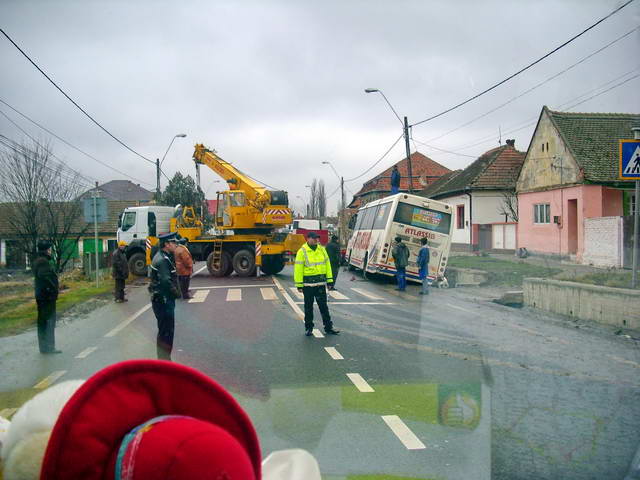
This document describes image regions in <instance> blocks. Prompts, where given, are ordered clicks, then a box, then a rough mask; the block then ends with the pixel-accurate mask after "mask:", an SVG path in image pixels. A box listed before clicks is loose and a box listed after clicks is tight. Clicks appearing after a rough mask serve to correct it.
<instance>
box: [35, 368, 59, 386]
mask: <svg viewBox="0 0 640 480" xmlns="http://www.w3.org/2000/svg"><path fill="white" fill-rule="evenodd" d="M65 373H67V371H66V370H57V371H55V372H53V373H52V374H51V375H49V376H48V377H46V378H43V379H42V380H40V381H39V382H38V383H36V384H35V385H34V386H33V388H36V389H38V390H41V389H43V388H48V387H50V386H51V385H53V383H54V382H55V381H56V380H58V379H59V378H60V377H61V376H63V375H64V374H65Z"/></svg>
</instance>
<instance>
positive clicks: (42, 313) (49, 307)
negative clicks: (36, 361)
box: [36, 299, 56, 353]
mask: <svg viewBox="0 0 640 480" xmlns="http://www.w3.org/2000/svg"><path fill="white" fill-rule="evenodd" d="M36 303H37V305H38V346H39V347H40V352H41V353H45V352H52V351H53V350H55V349H56V337H55V328H56V301H55V300H39V299H36Z"/></svg>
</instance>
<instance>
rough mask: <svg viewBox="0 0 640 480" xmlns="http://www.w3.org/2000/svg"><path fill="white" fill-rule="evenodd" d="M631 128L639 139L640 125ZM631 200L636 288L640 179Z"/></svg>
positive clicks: (632, 277) (633, 272)
mask: <svg viewBox="0 0 640 480" xmlns="http://www.w3.org/2000/svg"><path fill="white" fill-rule="evenodd" d="M631 130H633V138H635V139H636V140H640V127H638V126H634V127H632V128H631ZM633 200H634V201H633V205H634V209H633V210H634V212H633V270H632V272H631V288H636V286H637V285H638V230H639V228H638V227H639V225H638V222H640V208H638V207H640V204H639V203H640V202H639V201H640V180H636V192H635V198H634V199H633Z"/></svg>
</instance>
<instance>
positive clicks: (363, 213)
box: [354, 208, 368, 230]
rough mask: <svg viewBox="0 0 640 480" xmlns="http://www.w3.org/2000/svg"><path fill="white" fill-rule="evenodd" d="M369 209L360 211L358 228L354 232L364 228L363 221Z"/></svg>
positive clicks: (357, 222)
mask: <svg viewBox="0 0 640 480" xmlns="http://www.w3.org/2000/svg"><path fill="white" fill-rule="evenodd" d="M367 210H368V209H366V208H365V209H364V210H360V211H359V212H358V218H357V221H356V226H355V229H354V230H360V227H361V226H362V219H363V218H364V216H365V215H366V213H367Z"/></svg>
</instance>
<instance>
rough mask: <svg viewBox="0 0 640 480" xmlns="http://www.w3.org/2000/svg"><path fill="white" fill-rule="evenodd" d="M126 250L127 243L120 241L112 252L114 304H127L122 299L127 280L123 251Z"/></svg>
mask: <svg viewBox="0 0 640 480" xmlns="http://www.w3.org/2000/svg"><path fill="white" fill-rule="evenodd" d="M126 249H127V242H124V241H122V240H120V241H119V242H118V248H116V250H115V252H113V256H112V257H111V267H112V272H111V276H112V277H113V279H114V280H115V289H114V293H113V296H114V299H115V302H116V303H122V302H127V301H128V300H127V299H126V298H124V286H125V283H126V280H127V278H129V262H128V261H127V256H126V255H125V253H124V251H125V250H126Z"/></svg>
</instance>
